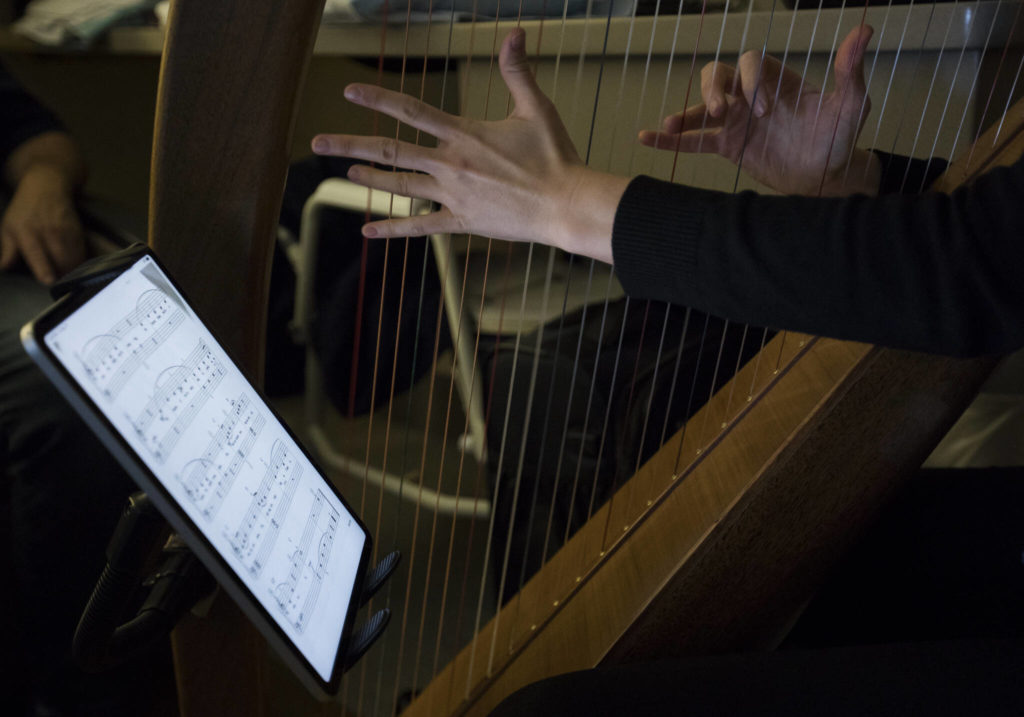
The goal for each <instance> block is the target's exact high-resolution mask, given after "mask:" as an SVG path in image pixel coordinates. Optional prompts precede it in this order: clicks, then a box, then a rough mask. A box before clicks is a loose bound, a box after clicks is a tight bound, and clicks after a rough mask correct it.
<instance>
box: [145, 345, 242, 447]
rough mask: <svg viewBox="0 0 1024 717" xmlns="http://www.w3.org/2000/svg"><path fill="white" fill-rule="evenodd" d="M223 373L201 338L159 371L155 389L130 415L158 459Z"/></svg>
mask: <svg viewBox="0 0 1024 717" xmlns="http://www.w3.org/2000/svg"><path fill="white" fill-rule="evenodd" d="M224 375H225V368H224V365H223V364H221V362H220V361H219V360H217V357H216V356H215V355H214V354H213V352H212V351H211V350H210V347H209V346H207V345H206V342H205V341H203V340H202V339H200V340H199V342H198V344H197V345H196V347H195V349H193V350H192V353H190V354H189V355H188V358H186V359H185V363H183V364H181V365H178V366H171V367H170V368H167V369H165V370H164V371H162V372H161V373H160V375H159V376H158V378H157V386H156V390H155V391H154V392H153V394H152V395H151V396H150V397H149V400H148V401H147V402H146V404H145V406H144V407H143V408H142V410H141V411H140V412H139V413H138V414H137V415H136V416H135V417H134V418H133V419H132V426H133V427H134V429H135V432H136V434H137V435H138V436H139V438H140V439H141V440H142V441H143V443H145V445H146V447H147V448H148V449H149V450H150V451H151V452H152V453H153V457H154V458H156V460H157V461H158V462H160V463H162V462H164V461H165V460H166V459H167V456H169V455H170V453H171V452H172V451H173V450H174V447H175V445H176V444H177V442H178V439H179V438H181V436H182V434H183V433H184V432H185V431H186V429H187V428H188V426H189V425H190V424H191V423H192V421H193V420H194V419H195V417H196V414H197V413H198V412H199V410H200V409H201V408H202V407H203V405H204V404H205V403H206V401H207V400H208V399H209V398H210V396H212V395H213V391H214V389H215V388H216V387H217V385H218V384H219V383H220V382H221V380H222V379H223V378H224Z"/></svg>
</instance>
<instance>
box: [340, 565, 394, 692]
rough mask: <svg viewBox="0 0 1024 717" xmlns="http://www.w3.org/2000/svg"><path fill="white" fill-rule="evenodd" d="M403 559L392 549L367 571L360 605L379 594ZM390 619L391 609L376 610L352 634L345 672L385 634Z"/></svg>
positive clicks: (346, 652) (345, 661)
mask: <svg viewBox="0 0 1024 717" xmlns="http://www.w3.org/2000/svg"><path fill="white" fill-rule="evenodd" d="M401 559H402V553H401V552H399V551H398V550H392V551H391V552H390V553H388V554H387V555H385V556H384V559H383V560H381V561H380V562H379V563H377V565H375V566H374V567H373V568H372V569H371V570H370V571H369V572H368V573H366V577H365V578H364V579H363V591H362V593H360V595H359V607H362V606H363V605H365V604H366V603H368V602H369V601H370V599H371V598H372V597H373V596H374V595H376V594H377V591H378V590H380V588H381V586H382V585H383V584H384V583H385V582H386V581H387V579H388V578H389V577H391V574H392V573H393V572H395V568H397V567H398V563H399V561H401ZM390 619H391V610H389V609H388V608H383V609H381V610H378V611H377V612H375V613H374V614H373V615H372V616H371V617H370V618H369V619H368V620H367V621H366V622H365V623H363V626H362V627H360V628H359V629H358V630H356V631H355V632H354V633H353V634H352V639H351V640H350V641H349V643H348V648H347V650H346V651H345V660H344V663H343V667H342V669H343V670H344V671H345V672H348V671H349V670H350V669H351V668H352V666H353V665H354V664H355V663H356V662H358V661H359V658H360V657H362V656H363V655H364V654H366V651H367V650H369V649H370V647H371V646H372V645H373V643H374V642H376V641H377V639H378V638H379V637H380V636H381V635H382V634H384V628H386V627H387V626H388V621H389V620H390Z"/></svg>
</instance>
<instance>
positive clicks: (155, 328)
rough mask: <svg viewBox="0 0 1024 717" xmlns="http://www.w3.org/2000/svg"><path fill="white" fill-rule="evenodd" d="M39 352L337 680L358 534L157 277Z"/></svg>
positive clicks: (108, 298)
mask: <svg viewBox="0 0 1024 717" xmlns="http://www.w3.org/2000/svg"><path fill="white" fill-rule="evenodd" d="M45 341H46V344H47V346H48V347H49V348H50V350H51V351H52V352H53V353H54V354H55V355H56V356H57V358H58V359H59V360H60V361H61V362H62V363H63V364H64V366H65V367H66V368H67V369H68V371H69V372H70V373H71V374H72V375H73V376H74V377H75V378H76V379H77V381H78V382H79V384H80V385H81V387H82V388H83V389H84V390H85V391H86V392H87V393H88V394H89V396H90V397H91V398H92V399H93V400H94V401H95V402H96V404H97V405H98V406H99V407H100V409H101V410H102V411H103V412H104V413H105V414H106V415H107V417H108V418H109V420H110V421H111V423H113V424H114V426H115V427H117V429H118V430H119V431H120V432H121V434H122V435H123V436H124V437H125V438H126V440H127V441H128V443H129V444H130V445H131V446H132V447H133V448H134V449H135V451H136V452H137V453H138V454H139V456H140V457H141V458H142V459H143V461H144V462H146V463H147V464H148V465H149V467H150V470H151V471H152V472H153V473H154V474H155V475H156V476H157V478H158V479H159V480H160V482H161V483H162V484H163V485H164V486H165V488H166V489H167V491H168V492H169V493H170V494H171V495H172V496H174V498H175V499H177V501H178V502H179V503H180V504H181V506H182V507H183V508H184V509H185V512H186V513H187V514H188V515H189V517H190V518H191V519H192V521H193V522H194V523H195V524H196V525H197V526H198V527H199V529H200V530H201V531H202V532H203V533H204V534H205V535H206V538H207V540H209V542H210V543H212V544H213V546H214V547H215V548H216V549H217V550H218V551H219V552H220V553H221V555H222V556H224V558H225V560H226V561H227V562H228V564H229V565H231V566H232V567H233V568H234V570H235V571H236V572H237V573H238V574H239V575H240V576H241V577H242V579H243V581H244V582H245V583H246V584H247V585H248V586H249V589H250V590H251V591H252V593H253V594H254V595H255V596H256V598H257V599H258V600H259V601H260V603H262V605H263V607H264V608H265V609H266V610H267V612H268V613H270V615H271V616H272V617H273V619H274V620H276V621H277V623H278V624H279V625H280V626H281V628H282V630H283V631H284V632H285V633H286V634H287V635H288V636H289V637H290V638H291V639H292V640H293V641H294V642H295V643H296V645H298V647H299V649H300V650H301V651H302V652H303V654H305V655H306V658H307V659H308V660H309V661H310V663H311V664H312V665H313V666H314V668H315V669H316V670H317V671H318V672H319V673H320V674H321V676H322V677H323V678H324V679H325V680H327V679H329V678H330V672H331V667H332V666H333V663H334V659H335V652H336V650H337V648H338V643H339V640H340V638H341V631H342V629H343V627H344V620H345V615H346V612H347V610H348V602H349V599H350V592H351V589H352V585H353V583H354V581H355V577H356V570H357V569H358V562H359V558H360V555H361V551H362V548H363V541H364V536H363V533H362V530H361V528H360V527H359V525H358V523H356V522H355V521H354V520H353V518H352V516H351V514H350V513H349V512H348V510H347V509H346V508H345V506H344V504H343V503H342V502H341V501H340V500H338V498H337V496H335V494H334V493H333V492H332V491H331V490H330V489H329V488H328V487H327V486H326V484H325V483H324V480H323V478H322V477H321V476H320V474H319V473H318V472H317V470H316V469H315V468H314V466H313V465H312V463H310V461H309V460H308V459H307V458H306V456H305V454H303V453H302V451H300V450H299V449H298V447H297V446H296V445H295V443H294V441H293V440H292V439H291V437H290V436H289V435H288V433H287V432H286V431H285V430H284V428H283V426H281V424H280V422H279V421H278V420H277V419H276V418H275V417H274V415H273V414H271V412H270V411H269V410H268V409H267V407H266V405H265V404H264V403H263V400H262V399H261V398H260V397H259V395H258V394H257V393H256V392H255V391H254V390H253V389H252V387H251V386H250V385H249V383H248V381H246V380H245V378H244V377H243V376H242V374H241V372H240V371H239V370H238V368H237V367H236V366H235V365H234V364H233V363H232V362H231V360H230V359H229V358H228V356H227V354H226V353H225V352H224V351H223V349H222V348H221V347H220V345H219V344H218V343H217V342H216V340H215V339H214V338H213V336H212V335H211V334H210V333H209V331H208V330H207V329H206V328H205V327H204V326H203V325H202V324H201V323H200V322H199V320H198V319H197V318H196V316H195V315H194V314H193V313H192V311H191V309H190V308H189V307H188V306H187V305H186V304H185V302H184V300H183V299H182V297H181V296H180V295H179V294H178V292H177V291H175V289H174V287H173V286H172V285H171V284H170V282H168V281H167V279H166V277H165V276H164V275H163V274H162V272H161V271H160V269H159V267H158V266H157V265H156V263H155V262H154V261H153V260H152V259H151V258H150V257H143V258H142V259H140V260H139V261H138V262H137V263H136V264H135V265H134V266H133V267H132V268H131V269H129V270H128V271H126V272H124V273H123V274H122V275H121V276H119V277H118V278H117V279H116V280H115V281H113V282H112V283H111V284H110V285H109V286H107V287H105V288H104V289H103V290H102V291H101V292H99V293H98V294H97V295H96V296H95V297H94V298H93V299H91V300H90V301H89V302H88V303H86V304H85V305H84V306H83V307H81V308H80V309H79V310H77V311H76V312H75V313H74V314H73V315H71V316H70V317H69V318H67V319H66V320H65V321H63V322H62V323H61V324H59V325H58V326H57V327H55V328H54V329H53V330H52V331H50V332H49V333H48V334H47V336H46V338H45Z"/></svg>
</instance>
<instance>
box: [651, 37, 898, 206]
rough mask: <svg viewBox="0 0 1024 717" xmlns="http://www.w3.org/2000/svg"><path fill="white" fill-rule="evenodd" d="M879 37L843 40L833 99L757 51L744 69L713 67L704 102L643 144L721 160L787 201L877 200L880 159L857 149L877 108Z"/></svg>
mask: <svg viewBox="0 0 1024 717" xmlns="http://www.w3.org/2000/svg"><path fill="white" fill-rule="evenodd" d="M872 33H873V30H872V29H871V27H868V26H857V27H855V28H853V30H851V31H850V33H849V34H848V35H847V36H846V39H845V40H843V42H842V44H841V45H840V46H839V50H838V51H837V52H836V56H835V59H834V62H835V78H836V81H835V88H834V89H833V90H832V91H831V92H825V93H823V92H822V91H821V90H820V89H819V88H817V87H814V86H813V85H810V84H807V83H805V82H803V80H802V79H801V77H800V75H799V74H797V73H796V72H794V71H792V70H791V69H789V68H788V67H783V65H782V63H781V62H779V60H777V59H776V58H774V57H771V56H765V57H764V61H763V62H762V55H761V53H758V52H747V53H745V54H744V55H742V56H741V57H740V59H739V63H738V66H737V67H731V66H729V65H725V64H723V63H720V62H719V63H714V62H712V63H709V64H708V65H706V66H705V67H704V69H703V70H702V72H701V95H702V99H703V100H704V101H703V102H702V103H701V104H698V105H694V106H692V107H689V108H687V109H686V110H685V111H684V112H681V113H678V114H674V115H670V116H669V117H666V118H665V120H664V122H663V123H662V129H661V131H651V130H645V131H643V132H641V133H640V141H641V143H643V144H645V145H648V146H651V147H660V148H662V149H669V150H675V149H677V148H678V149H679V151H681V152H710V153H715V154H720V155H722V156H723V157H725V158H727V159H729V160H731V161H733V162H734V163H736V164H741V166H742V168H743V169H744V170H745V171H746V172H747V173H748V174H750V175H751V176H753V177H754V178H755V179H757V180H758V181H759V182H762V183H763V184H767V185H768V186H769V187H772V188H773V189H776V190H778V191H780V192H782V193H785V194H806V195H812V196H816V195H818V194H819V193H820V194H821V195H822V196H840V195H845V194H853V193H855V192H864V193H874V192H875V191H877V188H878V162H877V159H876V158H875V157H874V155H873V154H871V153H870V152H867V151H864V150H855V149H854V147H855V143H856V141H857V135H858V134H859V133H860V129H861V126H862V125H863V122H864V119H865V118H866V117H867V113H868V111H869V110H870V108H871V103H870V100H869V99H868V98H867V97H866V91H867V90H866V87H865V85H864V50H865V48H866V47H867V44H868V41H869V40H870V39H871V35H872ZM751 107H753V111H751ZM848 160H850V167H849V170H847V161H848Z"/></svg>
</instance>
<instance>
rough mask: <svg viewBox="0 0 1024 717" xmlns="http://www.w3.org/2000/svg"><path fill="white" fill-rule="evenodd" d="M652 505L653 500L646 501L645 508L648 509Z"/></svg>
mask: <svg viewBox="0 0 1024 717" xmlns="http://www.w3.org/2000/svg"><path fill="white" fill-rule="evenodd" d="M652 505H654V501H653V500H649V501H647V507H648V508H650V507H651V506H652Z"/></svg>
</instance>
